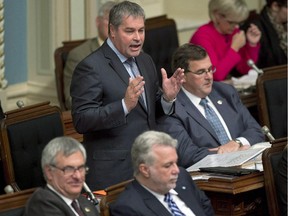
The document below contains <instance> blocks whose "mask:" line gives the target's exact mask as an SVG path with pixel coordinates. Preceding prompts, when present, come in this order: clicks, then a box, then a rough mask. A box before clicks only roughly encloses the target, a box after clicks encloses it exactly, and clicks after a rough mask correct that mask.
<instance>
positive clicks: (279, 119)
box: [256, 65, 287, 139]
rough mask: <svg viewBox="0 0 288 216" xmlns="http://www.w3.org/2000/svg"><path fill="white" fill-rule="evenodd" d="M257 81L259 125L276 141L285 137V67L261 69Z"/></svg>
mask: <svg viewBox="0 0 288 216" xmlns="http://www.w3.org/2000/svg"><path fill="white" fill-rule="evenodd" d="M263 71H264V73H263V74H262V75H260V76H259V77H258V79H257V85H256V88H257V97H258V110H259V119H260V124H262V125H266V126H267V127H268V128H270V131H271V133H272V135H273V136H274V137H275V138H276V139H277V138H281V137H287V65H279V66H274V67H269V68H264V69H263Z"/></svg>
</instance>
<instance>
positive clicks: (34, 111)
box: [0, 102, 65, 191]
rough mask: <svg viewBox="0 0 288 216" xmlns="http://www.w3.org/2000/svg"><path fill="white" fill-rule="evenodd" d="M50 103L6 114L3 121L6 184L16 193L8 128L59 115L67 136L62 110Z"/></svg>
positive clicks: (0, 136)
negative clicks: (47, 116) (51, 115)
mask: <svg viewBox="0 0 288 216" xmlns="http://www.w3.org/2000/svg"><path fill="white" fill-rule="evenodd" d="M49 103H50V102H43V103H39V104H35V105H31V106H27V107H23V108H19V109H16V110H12V111H8V112H5V116H6V118H5V119H2V120H1V122H0V123H1V133H0V151H1V160H2V163H3V170H4V177H5V181H6V184H10V185H11V186H12V187H13V189H14V191H20V188H19V187H18V184H17V181H16V179H15V172H14V167H13V160H12V155H11V148H10V144H9V137H8V132H7V128H8V127H9V126H10V125H13V124H17V123H20V122H25V121H29V120H33V119H35V118H38V117H42V116H46V115H50V114H54V113H59V117H60V118H61V121H62V128H63V134H65V127H64V123H63V120H62V114H61V110H60V109H59V107H57V106H51V105H49Z"/></svg>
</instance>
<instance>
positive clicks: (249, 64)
mask: <svg viewBox="0 0 288 216" xmlns="http://www.w3.org/2000/svg"><path fill="white" fill-rule="evenodd" d="M247 64H248V66H250V67H251V68H252V69H254V70H255V71H256V72H257V73H258V74H262V73H263V70H261V69H259V68H258V67H257V66H256V65H255V63H254V61H253V60H252V59H249V60H248V61H247Z"/></svg>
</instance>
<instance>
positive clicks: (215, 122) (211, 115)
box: [199, 98, 229, 145]
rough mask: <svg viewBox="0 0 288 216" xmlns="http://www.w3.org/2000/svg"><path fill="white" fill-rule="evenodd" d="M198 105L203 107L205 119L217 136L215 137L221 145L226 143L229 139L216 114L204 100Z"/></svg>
mask: <svg viewBox="0 0 288 216" xmlns="http://www.w3.org/2000/svg"><path fill="white" fill-rule="evenodd" d="M199 104H200V105H201V106H203V107H204V110H205V116H206V119H207V121H208V122H209V123H210V125H211V127H212V128H213V129H214V131H215V133H216V134H217V137H218V139H219V141H220V143H221V145H223V144H226V143H228V142H229V137H228V135H227V133H226V131H225V129H224V127H223V125H222V123H221V121H220V119H219V118H218V116H217V114H216V113H215V112H214V110H213V109H212V108H211V107H210V106H209V105H208V100H207V99H206V98H202V99H201V101H200V103H199Z"/></svg>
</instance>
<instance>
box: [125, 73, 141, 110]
mask: <svg viewBox="0 0 288 216" xmlns="http://www.w3.org/2000/svg"><path fill="white" fill-rule="evenodd" d="M144 85H145V81H144V78H143V76H137V77H136V78H134V79H133V78H131V77H130V78H129V85H128V87H127V90H126V93H125V97H124V102H125V104H126V107H127V110H128V112H130V111H131V110H132V109H133V108H134V107H136V105H137V103H138V99H139V97H140V95H141V94H142V93H143V92H144Z"/></svg>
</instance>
